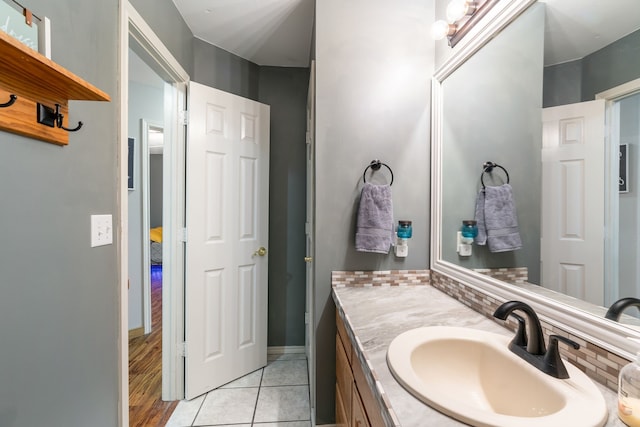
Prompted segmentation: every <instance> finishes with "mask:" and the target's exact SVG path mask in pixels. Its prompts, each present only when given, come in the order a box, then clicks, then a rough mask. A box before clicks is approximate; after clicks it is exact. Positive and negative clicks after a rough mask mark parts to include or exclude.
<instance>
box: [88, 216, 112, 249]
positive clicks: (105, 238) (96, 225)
mask: <svg viewBox="0 0 640 427" xmlns="http://www.w3.org/2000/svg"><path fill="white" fill-rule="evenodd" d="M112 243H113V226H112V217H111V215H91V247H92V248H95V247H96V246H104V245H110V244H112Z"/></svg>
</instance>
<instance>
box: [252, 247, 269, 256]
mask: <svg viewBox="0 0 640 427" xmlns="http://www.w3.org/2000/svg"><path fill="white" fill-rule="evenodd" d="M266 254H267V250H266V249H265V248H264V247H260V249H258V250H257V251H255V252H254V253H253V256H256V255H259V256H265V255H266Z"/></svg>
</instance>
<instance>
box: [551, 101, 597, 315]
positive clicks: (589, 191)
mask: <svg viewBox="0 0 640 427" xmlns="http://www.w3.org/2000/svg"><path fill="white" fill-rule="evenodd" d="M604 113H605V102H604V101H603V100H596V101H590V102H584V103H580V104H571V105H562V106H559V107H551V108H545V109H544V110H543V112H542V122H543V131H542V134H543V136H542V139H543V142H542V195H543V200H542V233H541V268H542V285H543V286H544V287H545V288H549V289H552V290H555V291H558V292H561V293H563V294H566V295H570V296H573V297H576V298H579V299H582V300H586V301H588V302H591V303H593V304H596V305H603V302H604V261H603V260H604V232H603V228H604V197H605V196H604V182H605V179H604V170H605V156H604V155H605V140H604Z"/></svg>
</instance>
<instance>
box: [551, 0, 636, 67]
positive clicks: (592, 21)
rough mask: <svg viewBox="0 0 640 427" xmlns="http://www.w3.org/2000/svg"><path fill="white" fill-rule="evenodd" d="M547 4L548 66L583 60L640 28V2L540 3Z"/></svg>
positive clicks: (577, 0)
mask: <svg viewBox="0 0 640 427" xmlns="http://www.w3.org/2000/svg"><path fill="white" fill-rule="evenodd" d="M540 1H541V2H543V3H547V12H546V13H547V21H546V22H547V23H546V28H545V47H544V56H545V58H544V63H545V65H553V64H560V63H563V62H567V61H571V60H574V59H580V58H583V57H585V56H586V55H588V54H590V53H592V52H595V51H596V50H599V49H601V48H603V47H605V46H606V45H608V44H610V43H611V42H613V41H615V40H618V39H619V38H620V37H623V36H626V35H627V34H630V33H632V32H634V31H636V30H637V29H638V28H640V1H639V0H606V1H605V0H540Z"/></svg>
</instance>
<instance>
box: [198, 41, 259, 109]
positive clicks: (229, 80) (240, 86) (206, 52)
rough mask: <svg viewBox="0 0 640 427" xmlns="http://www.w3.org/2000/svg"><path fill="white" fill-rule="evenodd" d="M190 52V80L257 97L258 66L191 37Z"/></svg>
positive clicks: (255, 99) (243, 95)
mask: <svg viewBox="0 0 640 427" xmlns="http://www.w3.org/2000/svg"><path fill="white" fill-rule="evenodd" d="M193 52H194V74H192V80H193V81H196V82H198V83H202V84H203V85H207V86H210V87H213V88H216V89H220V90H224V91H225V92H229V93H233V94H234V95H239V96H242V97H245V98H249V99H253V100H254V101H257V100H258V85H259V78H260V66H258V65H257V64H254V63H253V62H249V61H247V60H246V59H242V58H240V57H239V56H236V55H234V54H232V53H229V52H227V51H225V50H223V49H220V48H218V47H216V46H213V45H210V44H208V43H206V42H204V41H202V40H200V39H193Z"/></svg>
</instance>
